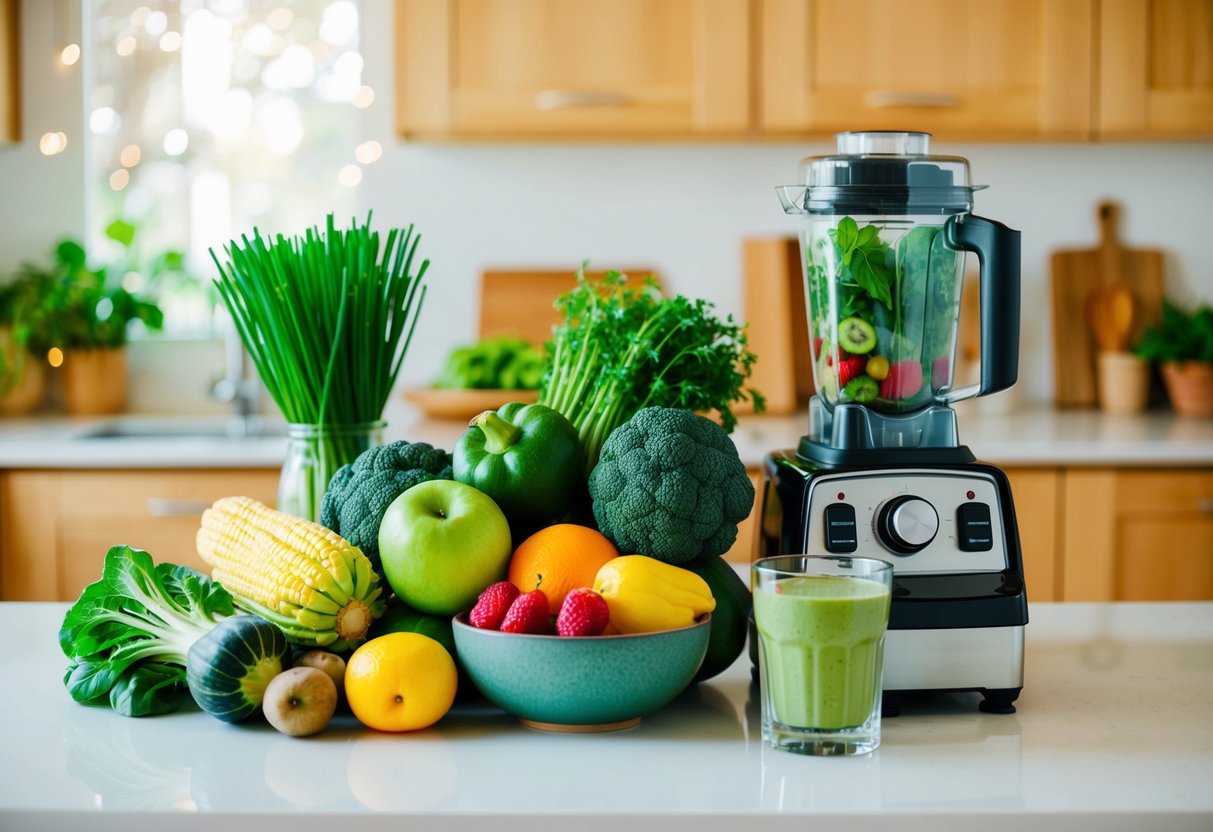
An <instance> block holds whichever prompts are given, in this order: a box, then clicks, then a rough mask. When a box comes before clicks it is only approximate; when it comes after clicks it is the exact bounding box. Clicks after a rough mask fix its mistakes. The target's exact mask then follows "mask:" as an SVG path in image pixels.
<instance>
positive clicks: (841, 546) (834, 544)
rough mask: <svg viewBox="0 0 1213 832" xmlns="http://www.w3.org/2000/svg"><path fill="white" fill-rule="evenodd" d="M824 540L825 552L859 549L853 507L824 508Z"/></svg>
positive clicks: (846, 504)
mask: <svg viewBox="0 0 1213 832" xmlns="http://www.w3.org/2000/svg"><path fill="white" fill-rule="evenodd" d="M825 538H826V550H827V551H830V552H854V551H855V550H856V549H858V548H859V537H858V533H857V529H856V526H855V506H853V505H850V504H848V503H831V504H830V505H828V506H826V510H825Z"/></svg>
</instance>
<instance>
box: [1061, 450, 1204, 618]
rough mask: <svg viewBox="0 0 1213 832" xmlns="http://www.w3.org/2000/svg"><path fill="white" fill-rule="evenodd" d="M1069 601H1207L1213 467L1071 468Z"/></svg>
mask: <svg viewBox="0 0 1213 832" xmlns="http://www.w3.org/2000/svg"><path fill="white" fill-rule="evenodd" d="M1063 499H1064V503H1065V528H1064V535H1063V547H1064V550H1065V559H1064V563H1063V570H1062V581H1061V582H1062V593H1063V597H1064V599H1065V600H1067V601H1106V600H1115V601H1160V600H1165V601H1191V600H1213V471H1207V470H1200V471H1176V470H1142V471H1136V470H1119V471H1118V470H1115V469H1090V470H1072V471H1070V472H1069V473H1067V475H1066V481H1065V493H1064V498H1063Z"/></svg>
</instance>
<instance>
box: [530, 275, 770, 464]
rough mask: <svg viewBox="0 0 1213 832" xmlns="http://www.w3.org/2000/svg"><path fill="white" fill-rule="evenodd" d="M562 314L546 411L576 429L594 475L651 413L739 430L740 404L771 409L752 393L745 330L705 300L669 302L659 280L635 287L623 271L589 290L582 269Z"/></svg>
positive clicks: (551, 353)
mask: <svg viewBox="0 0 1213 832" xmlns="http://www.w3.org/2000/svg"><path fill="white" fill-rule="evenodd" d="M556 307H557V308H558V309H559V310H560V312H561V314H562V315H563V317H564V321H563V322H562V323H561V324H560V325H559V326H557V327H556V328H555V330H554V332H553V338H552V340H551V341H549V342H548V344H547V356H546V366H545V370H544V376H543V382H542V384H541V386H540V392H539V403H540V404H545V405H547V406H548V407H551V408H553V409H555V410H558V411H560V412H561V413H563V414H564V415H565V416H566V417H567V418H568V420H569V421H570V422H572V423H573V426H574V427H576V428H577V433H578V435H579V436H580V438H581V446H582V450H583V451H584V453H585V464H586V468H585V470H586V473H587V475H588V473H589V472H590V471H591V470H593V468H594V465H595V464H597V462H598V455H599V452H600V450H601V448H602V444H603V443H604V442H605V441H606V439H607V437H608V436H610V434H611V431H613V430H614V429H615V428H616V427H618V426H619V425H621V424H623V423H624V422H626V421H627V420H628V419H630V418H631V417H632V415H633V414H635V413H636V412H637V411H638V410H641V409H643V408H645V407H651V406H657V407H677V408H684V409H687V410H696V411H710V410H715V411H717V412H718V413H719V414H720V422H721V425H722V426H723V427H724V429H725V430H726V431H732V429H733V427H734V426H735V425H736V424H737V417H736V416H735V415H734V414H733V411H732V405H733V404H734V403H736V402H740V401H743V400H745V399H747V398H748V399H750V400H751V401H752V402H753V403H754V409H755V410H756V411H761V410H762V409H763V408H764V406H765V402H764V400H763V398H762V394H761V393H759V392H758V391H757V390H753V389H750V388H746V387H745V383H746V380H747V379H748V378H749V376H750V370H751V368H752V367H753V365H754V360H755V356H754V354H753V353H752V352H750V351H749V349H747V347H746V336H745V331H744V327H743V326H741V325H739V324H737V323H735V322H734V320H733V316H732V315H728V316H725V317H724V318H723V319H722V318H720V317H718V316H717V315H716V314H715V313H714V310H713V307H712V304H710V303H708V302H707V301H705V300H703V299H697V300H691V299H689V298H686V297H683V296H682V295H678V296H676V297H672V298H667V297H664V296H663V295H662V294H661V291H660V290H659V289H658V288H657V285H656V283H655V281H653V280H652V279H651V278H650V279H649V280H647V281H645V283H644V285H643V286H641V287H639V288H636V287H631V286H628V285H627V278H626V277H625V276H624V275H622V274H620V273H619V272H616V271H611V272H608V273H607V274H606V276H605V277H604V278H603V279H602V281H600V282H598V283H594V284H591V283H590V282H589V281H587V280H586V278H585V274H584V270H582V271H578V273H577V286H576V288H574V289H572V290H570V291H569V292H566V293H565V294H563V295H561V296H560V297H559V298H558V299H557V300H556Z"/></svg>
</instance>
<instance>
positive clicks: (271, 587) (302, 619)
mask: <svg viewBox="0 0 1213 832" xmlns="http://www.w3.org/2000/svg"><path fill="white" fill-rule="evenodd" d="M197 545H198V554H199V555H201V557H202V559H203V560H204V561H206V563H207V564H209V565H210V567H211V570H212V577H213V578H214V579H215V580H216V581H218V582H219V583H220V584H221V585H222V586H223V588H224V589H226V590H227V591H228V592H230V593H231V594H232V597H233V599H234V600H235V601H236V603H237V605H239V606H241V607H243V608H244V609H246V610H248V611H249V612H251V613H254V614H255V615H259V616H261V617H262V618H264V619H266V620H267V621H271V622H273V623H274V624H277V625H278V626H279V627H281V628H282V631H283V632H284V633H285V634H286V637H287V639H288V640H289V641H293V642H295V643H296V644H306V645H313V646H316V647H327V648H328V649H330V650H345V649H348V648H350V647H352V646H354V645H355V644H357V643H358V642H360V641H362V640H363V639H365V638H366V632H367V629H368V628H369V627H370V624H371V621H372V620H373V619H374V618H377V617H379V616H380V615H381V614H382V613H383V610H384V601H383V599H382V598H381V596H382V595H383V589H382V587H380V586H379V576H378V575H376V574H375V572H374V570H373V569H372V568H371V562H370V561H369V560H367V557H366V555H364V554H362V552H361V551H360V550H359V549H358V548H357V547H355V546H352V545H350V543H349V542H348V541H346V540H345V539H344V538H342V537H341V536H340V535H338V534H337V533H336V532H333V531H330V530H329V529H326V528H325V527H324V526H321V525H319V524H317V523H312V522H310V521H308V520H303V519H301V518H298V517H293V516H291V515H289V514H284V513H282V512H280V511H275V510H274V509H272V508H270V507H268V506H266V505H263V504H262V503H259V502H257V501H256V500H254V499H251V498H249V497H224V498H222V499H220V500H217V501H216V502H215V504H214V505H213V506H211V507H210V508H208V509H207V510H206V511H204V512H203V513H202V527H201V528H199V529H198V537H197Z"/></svg>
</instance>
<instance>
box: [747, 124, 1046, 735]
mask: <svg viewBox="0 0 1213 832" xmlns="http://www.w3.org/2000/svg"><path fill="white" fill-rule="evenodd" d="M836 139H837V142H838V148H837V153H836V154H834V155H828V156H816V157H809V158H807V159H805V160H803V161H802V163H801V171H802V179H801V183H802V184H799V185H795V186H785V187H780V188H778V189H777V190H778V193H779V196H780V200H781V201H782V203H783V206H784V210H785V211H786V212H787V213H789V214H794V215H797V216H800V217H802V218H803V222H802V228H801V233H800V251H801V260H802V264H803V267H804V279H805V298H806V305H807V312H808V318H809V338H810V349H811V350H812V364H813V377H814V381H815V382H816V388H817V393H816V395H814V396H813V398H812V400H811V401H810V403H809V425H808V434H807V435H806V436H804V437H803V438H802V439H801V440H800V444H799V447H797V448H796V449H795V450H783V451H777V452H774V453H772V454H770V455H768V456H767V457H766V459H765V460H764V484H763V488H762V493H761V495H760V500H761V509H760V530H759V539H758V551H757V553H756V554H757V556H758V557H766V556H770V555H779V554H809V555H817V554H820V555H839V554H848V553H857V554H860V555H864V556H870V557H879V558H883V559H884V560H887V561H890V562H891V563H893V565H894V587H893V595H892V603H891V610H890V615H889V629H888V633H887V636H886V641H885V658H884V699H885V710H886V713H890V714H892V713H896V712H897V708H898V704H899V702H900V699H901V695H902V694H904V693H908V692H917V691H976V692H979V693H981V694H982V699H981V702H980V707H981V709H982V710H983V711H987V712H992V713H1012V712H1014V710H1015V706H1014V704H1013V703H1014V701H1015V699H1016V698H1017V697H1018V696H1019V693H1020V691H1021V690H1022V687H1023V654H1024V626H1025V625H1026V624H1027V620H1028V616H1027V596H1026V593H1025V590H1024V576H1023V564H1022V558H1021V553H1020V545H1019V535H1018V532H1017V528H1016V522H1015V507H1014V505H1013V502H1012V498H1011V489H1010V486H1009V484H1008V481H1007V477H1006V475H1005V474H1004V473H1003V472H1002V471H1001V470H999V469H998V468H996V467H994V466H992V465H987V464H982V463H979V462H977V461H976V459H975V458H974V456H973V453H972V452H971V451H970V450H969V449H968V448H967V447H965V446H964V445H962V444H960V440H959V434H958V430H957V419H956V413H955V411H953V410H952V408H951V405H952V404H953V403H954V402H957V401H960V400H962V399H966V398H971V397H974V396H984V395H988V394H991V393H996V392H998V391H999V390H1004V389H1006V388H1008V387H1010V386H1011V385H1013V384H1014V383H1015V380H1016V376H1017V374H1018V363H1019V232H1018V231H1014V230H1012V229H1010V228H1008V227H1006V226H1005V225H1002V224H1000V223H998V222H994V221H992V220H988V219H984V218H982V217H978V216H975V215H974V214H972V213H971V212H972V209H973V193H974V191H976V190H979V188H980V187H981V186H976V185H972V184H970V178H969V164H968V161H967V160H966V159H964V158H961V157H956V156H936V155H930V153H929V141H930V136H929V134H926V133H912V132H883V131H882V132H856V133H840V134H838V136H837V137H836ZM969 251H971V252H974V253H975V254H976V255H977V258H978V261H979V263H980V268H981V274H980V293H981V298H980V301H981V303H980V320H981V367H980V381H979V383H978V384H976V385H971V386H967V387H957V386H955V385H954V380H955V379H954V365H955V355H956V335H957V324H958V322H959V315H960V295H961V288H962V285H963V278H964V260H965V255H964V253H965V252H969Z"/></svg>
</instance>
